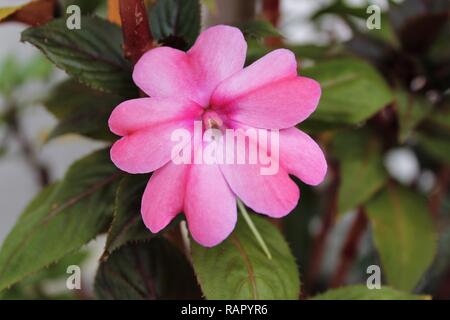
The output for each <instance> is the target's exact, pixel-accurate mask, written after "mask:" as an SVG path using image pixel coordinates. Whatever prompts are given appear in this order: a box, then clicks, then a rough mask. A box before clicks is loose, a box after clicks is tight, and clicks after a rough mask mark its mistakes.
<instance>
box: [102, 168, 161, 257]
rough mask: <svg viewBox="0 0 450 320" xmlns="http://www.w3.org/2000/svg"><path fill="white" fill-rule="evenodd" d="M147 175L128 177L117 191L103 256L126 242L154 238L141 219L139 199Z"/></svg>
mask: <svg viewBox="0 0 450 320" xmlns="http://www.w3.org/2000/svg"><path fill="white" fill-rule="evenodd" d="M147 182H148V175H128V176H126V177H124V178H123V179H122V181H121V182H120V185H119V188H118V190H117V196H116V205H115V210H114V219H113V222H112V224H111V228H110V229H109V232H108V238H107V240H106V246H105V254H106V255H108V254H110V253H111V252H113V251H114V250H116V249H117V248H119V247H121V246H123V245H124V244H126V243H128V242H135V241H139V240H144V239H150V238H151V237H153V236H154V234H152V233H151V232H150V230H148V229H147V228H146V227H145V225H144V222H143V221H142V218H141V199H142V195H143V194H144V190H145V187H146V185H147Z"/></svg>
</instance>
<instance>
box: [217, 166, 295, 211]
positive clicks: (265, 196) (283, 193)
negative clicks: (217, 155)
mask: <svg viewBox="0 0 450 320" xmlns="http://www.w3.org/2000/svg"><path fill="white" fill-rule="evenodd" d="M220 169H221V171H222V173H223V174H224V176H225V178H226V180H227V182H228V184H229V185H230V187H231V189H232V190H233V192H234V193H236V195H237V196H238V197H239V198H240V199H241V200H242V201H243V202H244V203H245V204H246V205H247V206H249V207H250V208H252V209H253V210H254V211H256V212H259V213H263V214H266V215H268V216H270V217H273V218H281V217H284V216H285V215H287V214H288V213H289V212H291V211H292V210H293V209H294V208H295V206H296V205H297V203H298V200H299V198H300V190H299V188H298V187H297V185H296V184H295V183H294V181H292V180H291V178H289V175H288V174H287V173H286V171H284V170H283V169H282V168H280V169H279V170H278V173H277V174H275V175H261V173H260V166H258V165H251V164H235V165H230V164H225V165H221V166H220Z"/></svg>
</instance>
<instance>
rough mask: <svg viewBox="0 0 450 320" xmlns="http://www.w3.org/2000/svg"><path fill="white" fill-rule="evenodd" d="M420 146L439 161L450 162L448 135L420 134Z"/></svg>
mask: <svg viewBox="0 0 450 320" xmlns="http://www.w3.org/2000/svg"><path fill="white" fill-rule="evenodd" d="M417 142H418V144H419V147H420V148H421V149H422V150H423V151H425V153H427V154H428V155H429V156H431V157H433V158H435V159H436V160H438V161H443V162H446V163H448V164H450V141H449V138H448V137H445V136H439V135H436V134H420V135H418V136H417Z"/></svg>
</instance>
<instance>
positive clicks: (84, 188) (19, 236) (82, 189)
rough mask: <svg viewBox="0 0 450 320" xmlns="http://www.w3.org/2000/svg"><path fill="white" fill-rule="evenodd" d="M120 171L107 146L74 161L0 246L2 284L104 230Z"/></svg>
mask: <svg viewBox="0 0 450 320" xmlns="http://www.w3.org/2000/svg"><path fill="white" fill-rule="evenodd" d="M120 176H121V174H120V173H119V172H118V171H117V169H116V168H115V166H114V165H113V164H112V162H111V160H110V158H109V152H108V151H107V150H101V151H97V152H95V153H93V154H91V155H89V156H87V157H85V158H83V159H81V160H79V161H77V162H75V163H74V164H73V165H72V166H71V167H70V168H69V170H68V172H67V173H66V176H65V177H64V179H63V181H62V182H60V183H59V184H58V185H53V186H51V187H49V188H47V189H45V190H44V191H43V192H41V193H40V194H39V195H38V196H37V197H36V198H35V199H34V200H33V201H32V202H31V203H30V204H29V205H28V207H27V208H26V209H25V211H24V213H23V214H22V215H21V217H20V218H19V220H18V221H17V223H16V225H15V226H14V228H13V229H12V230H11V232H10V233H9V235H8V237H7V238H6V240H5V241H4V243H3V246H2V249H1V251H0V290H2V289H4V288H7V287H9V286H10V285H12V284H14V283H16V282H17V281H20V280H22V279H23V278H24V277H26V276H29V275H31V274H33V273H35V272H37V271H39V270H41V269H42V268H44V267H46V266H48V265H50V264H52V263H54V262H56V261H58V260H60V259H61V258H62V257H64V256H65V255H67V254H69V253H70V252H73V251H74V250H76V249H78V248H80V247H81V246H82V245H83V244H85V243H87V242H89V241H90V240H91V239H93V238H94V237H95V236H97V234H99V233H100V232H103V231H105V230H106V228H107V227H108V226H109V224H110V222H111V219H112V210H113V205H114V196H115V192H116V189H117V185H118V180H119V178H120Z"/></svg>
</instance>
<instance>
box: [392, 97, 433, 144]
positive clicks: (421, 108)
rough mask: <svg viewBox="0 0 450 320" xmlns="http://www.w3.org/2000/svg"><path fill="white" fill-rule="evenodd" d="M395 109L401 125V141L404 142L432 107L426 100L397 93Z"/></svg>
mask: <svg viewBox="0 0 450 320" xmlns="http://www.w3.org/2000/svg"><path fill="white" fill-rule="evenodd" d="M395 107H396V110H397V114H398V121H399V125H400V130H399V140H400V142H404V141H405V140H406V138H408V136H409V135H410V134H411V132H412V130H413V129H415V128H416V127H417V126H418V125H419V124H420V122H421V121H422V120H423V119H424V118H425V117H426V116H427V115H428V114H429V113H430V112H431V110H432V106H431V105H430V104H429V102H428V101H427V100H425V98H423V97H420V96H417V95H412V94H410V93H407V92H404V91H397V92H396V95H395Z"/></svg>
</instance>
